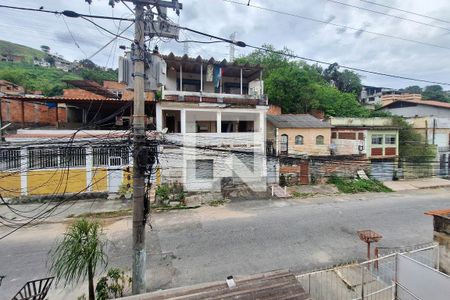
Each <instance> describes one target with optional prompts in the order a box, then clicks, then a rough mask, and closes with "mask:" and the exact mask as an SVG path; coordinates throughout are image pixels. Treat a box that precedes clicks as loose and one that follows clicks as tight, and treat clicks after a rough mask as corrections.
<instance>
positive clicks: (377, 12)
mask: <svg viewBox="0 0 450 300" xmlns="http://www.w3.org/2000/svg"><path fill="white" fill-rule="evenodd" d="M327 1H329V2H333V3H336V4H340V5H344V6H348V7H352V8H356V9H360V10H365V11H368V12H371V13H375V14H379V15H384V16H388V17H391V18H395V19H399V20H404V21H408V22H413V23H416V24H420V25H424V26H429V27H434V28H438V29H442V30H445V31H449V32H450V29H449V28H446V27H442V26H439V25H434V24H430V23H425V22H420V21H416V20H413V19H409V18H405V17H401V16H396V15H391V14H388V13H384V12H380V11H376V10H373V9H370V8H365V7H361V6H357V5H353V4H349V3H344V2H341V1H336V0H327Z"/></svg>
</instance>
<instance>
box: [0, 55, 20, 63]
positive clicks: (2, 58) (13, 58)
mask: <svg viewBox="0 0 450 300" xmlns="http://www.w3.org/2000/svg"><path fill="white" fill-rule="evenodd" d="M24 60H25V56H23V55H14V54H7V53H2V54H0V61H6V62H14V63H19V62H23V61H24Z"/></svg>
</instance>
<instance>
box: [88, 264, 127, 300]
mask: <svg viewBox="0 0 450 300" xmlns="http://www.w3.org/2000/svg"><path fill="white" fill-rule="evenodd" d="M131 282H132V278H131V277H130V276H128V275H126V274H125V271H124V270H121V269H119V268H111V269H109V270H108V272H107V274H106V276H103V277H101V278H100V280H99V281H98V282H97V285H96V287H95V291H96V293H97V300H107V299H115V298H119V297H123V296H124V295H125V293H127V292H129V291H130V288H131Z"/></svg>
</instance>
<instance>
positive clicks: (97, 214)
mask: <svg viewBox="0 0 450 300" xmlns="http://www.w3.org/2000/svg"><path fill="white" fill-rule="evenodd" d="M129 215H131V209H122V210H116V211H102V212H88V213H82V214H79V215H74V214H70V215H68V216H67V217H68V218H100V219H106V218H118V217H124V216H129Z"/></svg>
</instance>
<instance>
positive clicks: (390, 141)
mask: <svg viewBox="0 0 450 300" xmlns="http://www.w3.org/2000/svg"><path fill="white" fill-rule="evenodd" d="M384 143H385V144H386V145H395V144H396V143H397V137H396V136H395V135H393V134H387V135H386V136H385V137H384Z"/></svg>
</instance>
